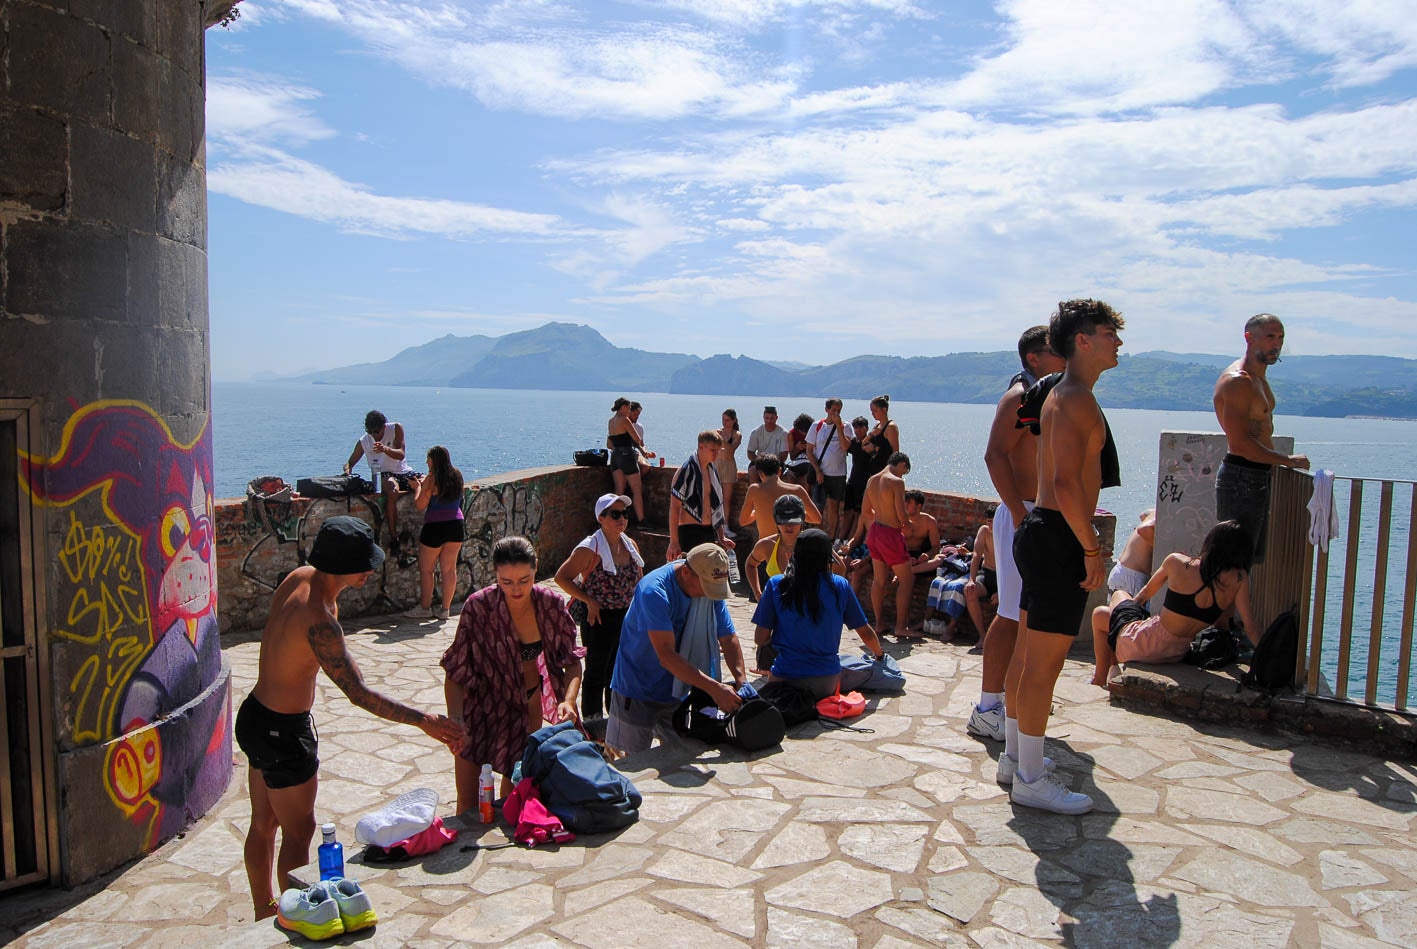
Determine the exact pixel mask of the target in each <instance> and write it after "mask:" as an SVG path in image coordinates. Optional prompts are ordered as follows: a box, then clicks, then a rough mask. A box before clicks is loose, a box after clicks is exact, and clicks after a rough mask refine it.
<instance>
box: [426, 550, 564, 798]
mask: <svg viewBox="0 0 1417 949" xmlns="http://www.w3.org/2000/svg"><path fill="white" fill-rule="evenodd" d="M492 570H493V572H494V573H495V574H496V577H497V582H496V583H495V584H493V585H492V586H490V587H486V588H484V589H481V590H478V591H477V592H476V593H474V594H473V595H472V596H470V597H468V598H467V602H466V603H464V604H463V608H462V616H461V617H460V618H459V620H458V631H457V634H456V635H455V636H454V638H453V644H452V645H451V646H449V647H448V651H447V652H445V653H444V654H443V669H444V670H445V671H446V673H447V677H446V679H445V681H444V687H443V691H444V695H445V696H446V698H447V701H448V717H449V718H451V719H453V720H454V721H460V722H462V723H463V724H464V726H465V727H466V729H467V740H466V741H465V742H464V743H463V746H462V748H461V749H460V750H459V751H458V754H457V757H456V758H455V759H454V765H455V767H454V776H455V780H456V784H457V789H458V813H459V814H462V813H465V812H466V811H468V810H469V809H471V808H475V807H476V806H477V779H478V774H479V772H480V771H481V770H482V765H484V764H490V765H492V770H493V771H495V772H497V773H498V774H500V775H501V776H502V796H503V797H505V796H506V795H507V794H508V792H510V791H511V775H512V767H513V766H514V765H515V764H516V763H517V762H518V761H520V760H521V757H522V751H523V750H524V749H525V748H526V736H527V735H530V734H531V733H532V732H534V731H536V730H537V729H538V728H540V727H541V725H542V722H543V721H548V720H549V721H550V722H551V723H553V724H555V723H557V722H564V721H566V720H567V719H576V720H579V717H580V716H579V714H578V713H577V711H576V697H577V696H578V695H579V693H580V690H581V660H580V657H581V655H582V654H583V650H580V649H578V648H577V647H576V624H575V621H574V620H572V619H571V614H570V613H568V612H567V611H566V599H565V597H563V596H561V594H559V593H557V592H556V591H554V590H551V589H548V588H547V587H542V586H537V584H536V550H535V549H534V548H533V547H532V546H531V542H530V541H528V540H527V539H526V538H525V537H503V538H502V539H501V540H499V541H497V543H496V544H494V545H493V546H492Z"/></svg>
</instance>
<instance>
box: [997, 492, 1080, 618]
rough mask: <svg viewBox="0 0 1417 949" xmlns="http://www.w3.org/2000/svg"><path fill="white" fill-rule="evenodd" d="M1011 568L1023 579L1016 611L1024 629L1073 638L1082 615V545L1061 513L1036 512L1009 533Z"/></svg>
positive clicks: (1045, 510)
mask: <svg viewBox="0 0 1417 949" xmlns="http://www.w3.org/2000/svg"><path fill="white" fill-rule="evenodd" d="M1014 563H1015V564H1016V565H1017V566H1018V572H1019V576H1020V577H1022V578H1023V593H1022V595H1021V596H1020V597H1019V609H1021V610H1027V611H1028V628H1029V629H1036V630H1039V631H1040V632H1045V633H1058V634H1060V635H1063V636H1076V635H1077V634H1078V629H1079V628H1080V627H1081V626H1082V617H1083V614H1084V613H1085V612H1087V591H1086V590H1084V589H1083V588H1082V586H1081V584H1082V581H1083V580H1084V579H1085V578H1086V577H1087V565H1086V563H1084V562H1083V556H1082V545H1081V544H1079V543H1078V539H1077V538H1076V537H1075V536H1073V529H1072V528H1071V527H1069V526H1068V522H1067V519H1066V518H1064V517H1063V514H1062V512H1061V511H1054V510H1051V509H1049V508H1043V507H1036V508H1034V509H1033V510H1031V511H1029V512H1028V514H1027V515H1025V516H1024V519H1023V521H1022V522H1021V523H1020V524H1019V526H1018V530H1017V531H1015V532H1014Z"/></svg>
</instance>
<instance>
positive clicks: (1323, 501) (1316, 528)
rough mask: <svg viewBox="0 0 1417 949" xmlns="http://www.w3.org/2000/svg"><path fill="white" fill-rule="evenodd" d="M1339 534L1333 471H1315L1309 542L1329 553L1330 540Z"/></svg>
mask: <svg viewBox="0 0 1417 949" xmlns="http://www.w3.org/2000/svg"><path fill="white" fill-rule="evenodd" d="M1337 536H1338V509H1337V508H1336V507H1334V504H1333V472H1332V471H1329V470H1328V469H1327V468H1320V469H1319V470H1318V471H1315V472H1314V496H1313V497H1311V498H1309V543H1311V544H1313V545H1314V546H1315V547H1317V548H1318V549H1319V552H1320V553H1325V554H1326V553H1328V542H1329V541H1330V540H1332V539H1333V538H1335V537H1337Z"/></svg>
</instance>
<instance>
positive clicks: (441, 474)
mask: <svg viewBox="0 0 1417 949" xmlns="http://www.w3.org/2000/svg"><path fill="white" fill-rule="evenodd" d="M428 477H430V478H432V479H433V483H434V484H436V485H437V486H438V494H437V495H436V497H437V498H438V500H439V501H453V500H461V499H462V487H463V480H462V472H461V471H459V470H458V469H456V468H454V467H453V459H452V458H451V456H449V455H448V449H446V448H444V447H443V446H442V445H434V446H433V447H432V448H430V449H428Z"/></svg>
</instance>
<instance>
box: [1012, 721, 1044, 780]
mask: <svg viewBox="0 0 1417 949" xmlns="http://www.w3.org/2000/svg"><path fill="white" fill-rule="evenodd" d="M1044 773H1045V772H1044V769H1043V736H1042V735H1026V734H1024V733H1022V732H1020V733H1019V736H1018V776H1019V777H1020V778H1021V779H1023V782H1024V783H1025V784H1032V783H1033V782H1034V781H1037V780H1038V779H1039V778H1041V777H1043V775H1044Z"/></svg>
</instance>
